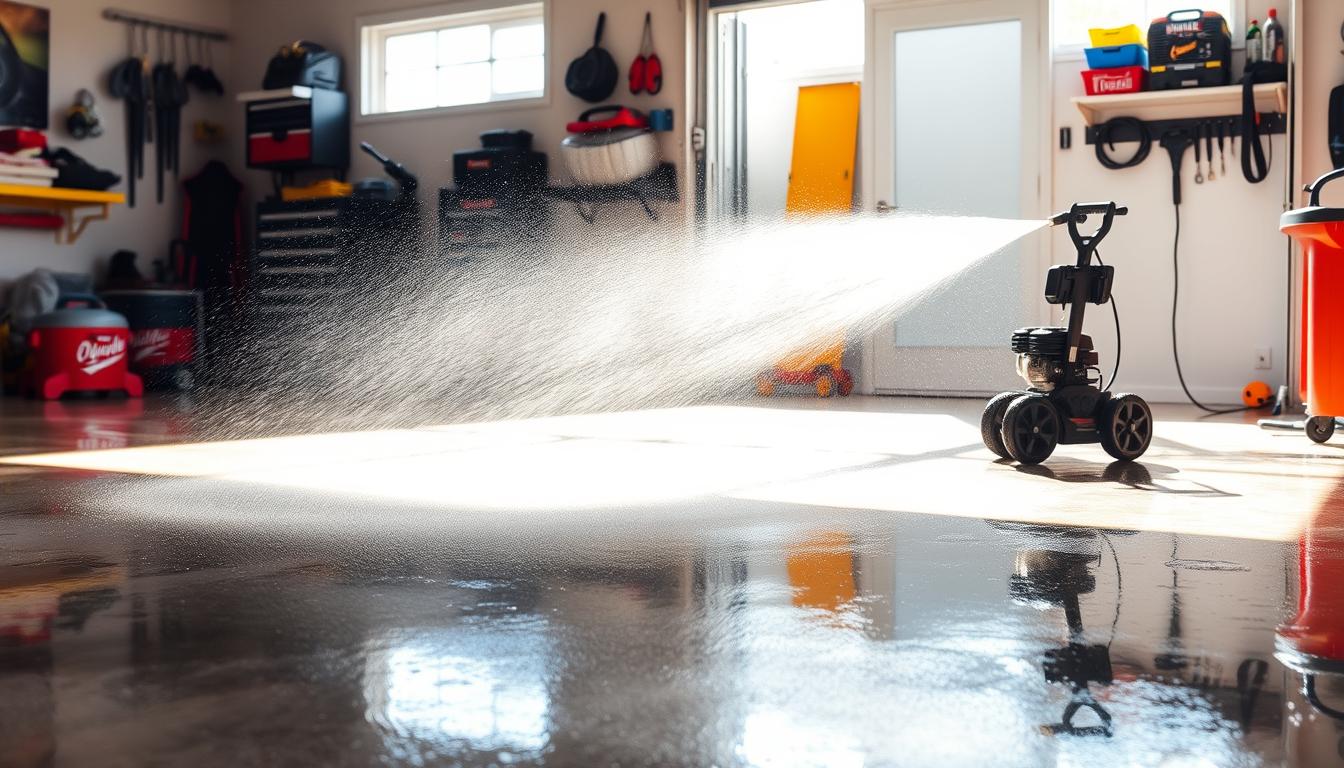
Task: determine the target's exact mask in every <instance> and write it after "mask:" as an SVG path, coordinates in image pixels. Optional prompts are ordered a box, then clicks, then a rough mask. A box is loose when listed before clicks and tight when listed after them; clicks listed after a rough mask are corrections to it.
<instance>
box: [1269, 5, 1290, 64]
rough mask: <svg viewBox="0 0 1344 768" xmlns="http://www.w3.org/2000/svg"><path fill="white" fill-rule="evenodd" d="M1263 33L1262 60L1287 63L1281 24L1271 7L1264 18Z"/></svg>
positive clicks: (1276, 13)
mask: <svg viewBox="0 0 1344 768" xmlns="http://www.w3.org/2000/svg"><path fill="white" fill-rule="evenodd" d="M1264 33H1265V51H1264V60H1265V61H1269V62H1273V63H1275V64H1284V63H1287V61H1288V51H1287V50H1286V48H1285V45H1286V43H1285V42H1284V37H1283V24H1280V23H1279V14H1278V12H1277V11H1276V10H1274V9H1273V8H1270V9H1269V18H1268V19H1265V29H1264Z"/></svg>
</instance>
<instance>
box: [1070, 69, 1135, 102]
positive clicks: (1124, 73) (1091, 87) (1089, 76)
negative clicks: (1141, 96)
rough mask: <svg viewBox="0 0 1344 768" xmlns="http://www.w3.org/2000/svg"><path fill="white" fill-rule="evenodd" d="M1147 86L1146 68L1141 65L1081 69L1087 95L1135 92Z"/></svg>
mask: <svg viewBox="0 0 1344 768" xmlns="http://www.w3.org/2000/svg"><path fill="white" fill-rule="evenodd" d="M1147 87H1148V70H1146V69H1144V68H1143V67H1113V68H1111V69H1086V70H1083V88H1084V89H1086V90H1087V95H1088V96H1105V95H1106V94H1110V93H1136V92H1138V91H1142V90H1143V89H1144V88H1147Z"/></svg>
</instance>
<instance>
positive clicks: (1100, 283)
mask: <svg viewBox="0 0 1344 768" xmlns="http://www.w3.org/2000/svg"><path fill="white" fill-rule="evenodd" d="M1128 212H1129V210H1128V209H1127V208H1124V207H1122V206H1119V205H1116V204H1115V203H1114V202H1106V203H1075V204H1074V205H1073V207H1071V208H1070V209H1069V210H1067V211H1065V212H1063V213H1060V214H1058V215H1056V216H1055V217H1054V218H1052V219H1051V220H1050V222H1051V224H1052V225H1054V226H1059V225H1067V227H1068V230H1069V237H1070V238H1072V240H1073V244H1074V246H1075V247H1076V248H1077V250H1078V259H1077V262H1076V263H1074V264H1063V265H1058V266H1054V267H1051V268H1050V271H1049V272H1048V273H1047V274H1046V280H1045V300H1046V302H1048V303H1050V304H1056V305H1061V306H1062V305H1067V306H1068V307H1069V320H1068V325H1066V326H1045V327H1030V328H1019V329H1017V330H1016V331H1013V340H1012V345H1013V351H1014V352H1016V353H1017V372H1018V374H1019V375H1020V376H1021V377H1022V378H1023V379H1024V380H1025V381H1026V383H1027V388H1026V389H1025V390H1021V391H1012V392H1002V393H1000V394H998V395H995V396H994V397H993V398H991V399H990V401H989V403H988V404H987V405H986V406H985V410H984V414H983V415H982V416H981V419H980V435H981V437H982V438H983V439H984V441H985V447H986V448H989V449H990V450H991V451H993V452H994V453H995V454H997V455H999V456H1001V457H1003V458H1005V459H1012V460H1014V461H1017V462H1019V463H1021V464H1039V463H1041V462H1042V461H1045V460H1046V459H1047V458H1049V457H1050V454H1051V453H1053V452H1054V450H1055V448H1056V447H1057V446H1058V445H1060V444H1065V445H1069V444H1081V443H1101V447H1102V448H1103V449H1105V451H1106V452H1107V453H1108V454H1110V455H1111V456H1112V457H1114V458H1116V459H1118V460H1120V461H1133V460H1134V459H1137V458H1139V457H1140V456H1142V455H1143V453H1144V452H1145V451H1147V450H1148V445H1149V443H1150V442H1151V441H1152V438H1153V414H1152V410H1151V409H1150V408H1149V407H1148V403H1146V402H1144V400H1143V398H1141V397H1139V396H1138V395H1131V394H1112V393H1111V392H1110V391H1109V387H1105V388H1103V387H1102V384H1103V382H1102V376H1101V370H1100V368H1099V367H1098V363H1099V359H1098V355H1097V352H1096V350H1095V349H1093V347H1092V338H1091V337H1090V336H1087V335H1085V334H1084V333H1083V314H1084V312H1085V311H1086V309H1087V305H1088V304H1097V305H1101V304H1106V303H1107V302H1109V301H1110V300H1111V286H1112V284H1113V283H1114V281H1115V268H1114V267H1110V266H1106V265H1104V264H1101V263H1100V259H1099V258H1098V259H1096V261H1097V263H1096V264H1094V263H1093V259H1094V257H1095V256H1096V253H1097V245H1098V244H1100V243H1101V240H1102V239H1103V238H1104V237H1106V234H1107V233H1108V232H1110V230H1111V224H1112V223H1113V222H1114V220H1115V217H1116V216H1124V215H1125V214H1127V213H1128ZM1091 216H1101V224H1100V225H1099V226H1098V227H1097V229H1096V231H1094V232H1093V233H1092V234H1090V235H1089V234H1083V233H1082V232H1081V231H1080V230H1079V226H1080V225H1083V224H1085V223H1087V220H1088V218H1089V217H1091Z"/></svg>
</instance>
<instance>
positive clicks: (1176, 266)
mask: <svg viewBox="0 0 1344 768" xmlns="http://www.w3.org/2000/svg"><path fill="white" fill-rule="evenodd" d="M1172 207H1173V209H1174V210H1175V211H1176V237H1175V238H1173V239H1172V241H1171V279H1172V287H1171V359H1172V360H1173V361H1174V362H1175V363H1176V379H1177V380H1178V381H1180V382H1181V390H1182V391H1184V392H1185V396H1186V398H1187V399H1189V400H1190V402H1191V403H1193V404H1194V406H1195V407H1196V408H1198V409H1200V410H1201V411H1207V412H1208V413H1210V414H1213V415H1220V414H1224V413H1241V412H1242V411H1249V410H1251V409H1250V408H1248V407H1246V406H1242V407H1240V408H1226V409H1222V410H1219V409H1217V408H1210V407H1209V406H1207V405H1205V404H1203V403H1201V402H1199V401H1198V400H1196V399H1195V396H1194V395H1192V394H1190V388H1189V387H1187V386H1186V385H1185V374H1184V373H1182V372H1181V354H1180V352H1179V351H1177V346H1176V308H1177V307H1178V306H1180V297H1181V260H1180V246H1181V206H1179V205H1175V206H1172Z"/></svg>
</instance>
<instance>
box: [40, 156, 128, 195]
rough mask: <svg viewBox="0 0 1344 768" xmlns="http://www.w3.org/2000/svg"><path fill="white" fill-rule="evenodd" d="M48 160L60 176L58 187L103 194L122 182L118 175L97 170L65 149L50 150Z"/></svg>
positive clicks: (57, 179)
mask: <svg viewBox="0 0 1344 768" xmlns="http://www.w3.org/2000/svg"><path fill="white" fill-rule="evenodd" d="M46 158H47V162H48V163H51V167H52V168H55V169H56V171H57V172H58V174H59V175H57V177H56V182H55V186H58V187H65V188H67V189H93V190H98V191H100V192H101V191H103V190H105V189H108V188H109V187H111V186H112V185H113V184H116V183H117V182H119V181H121V177H120V176H118V175H117V174H115V173H113V172H111V171H105V170H103V169H101V168H95V167H94V166H92V165H90V164H89V162H88V161H87V160H85V159H84V158H82V157H80V156H79V155H76V154H75V153H74V152H71V151H70V150H68V149H66V148H64V147H61V148H60V149H52V150H48V151H47V153H46Z"/></svg>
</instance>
